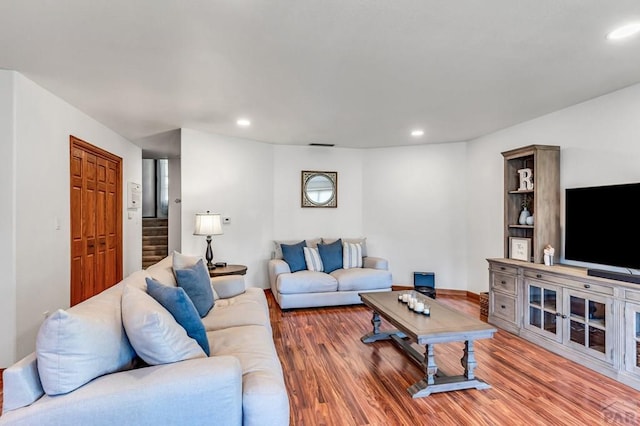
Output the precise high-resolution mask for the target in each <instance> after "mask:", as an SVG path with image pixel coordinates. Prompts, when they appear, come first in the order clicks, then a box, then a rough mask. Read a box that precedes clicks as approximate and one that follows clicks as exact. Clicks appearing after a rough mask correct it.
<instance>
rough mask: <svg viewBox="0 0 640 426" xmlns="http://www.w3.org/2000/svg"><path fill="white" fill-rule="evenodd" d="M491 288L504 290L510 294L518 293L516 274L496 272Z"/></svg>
mask: <svg viewBox="0 0 640 426" xmlns="http://www.w3.org/2000/svg"><path fill="white" fill-rule="evenodd" d="M491 289H492V290H500V291H504V292H505V293H509V294H516V276H515V275H506V274H501V273H499V272H494V273H493V282H492V283H491Z"/></svg>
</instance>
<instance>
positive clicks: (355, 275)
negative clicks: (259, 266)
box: [268, 238, 392, 309]
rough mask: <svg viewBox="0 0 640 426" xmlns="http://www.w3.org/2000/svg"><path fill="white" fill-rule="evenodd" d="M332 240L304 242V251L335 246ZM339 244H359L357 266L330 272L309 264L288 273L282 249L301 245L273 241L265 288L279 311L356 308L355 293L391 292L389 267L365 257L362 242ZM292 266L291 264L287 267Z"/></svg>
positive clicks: (353, 240) (357, 298)
mask: <svg viewBox="0 0 640 426" xmlns="http://www.w3.org/2000/svg"><path fill="white" fill-rule="evenodd" d="M336 240H337V239H335V238H315V239H307V240H304V245H305V246H306V247H307V248H317V247H318V245H319V244H323V243H324V244H332V243H336ZM341 242H342V243H343V244H344V243H350V244H359V245H360V247H361V248H360V249H361V252H360V253H359V255H360V256H361V258H362V262H361V266H355V267H346V266H347V265H346V264H344V263H343V264H342V266H341V267H339V268H337V269H334V270H332V271H330V272H325V271H323V270H319V271H318V270H313V269H314V267H311V266H310V263H311V262H309V261H307V262H306V265H307V267H306V268H305V269H301V270H296V271H294V272H292V270H291V265H290V263H287V261H286V260H285V257H286V256H285V255H284V254H283V251H282V245H283V244H284V245H288V246H293V245H295V244H296V243H297V244H299V243H301V241H299V240H297V241H295V240H287V241H275V251H274V253H273V258H272V259H271V260H269V263H268V270H269V284H270V287H271V292H272V293H273V295H274V298H275V300H276V301H277V303H278V305H279V306H280V308H281V309H293V308H311V307H321V306H339V305H354V304H360V303H362V301H361V300H360V296H359V293H361V292H364V291H367V292H373V291H391V287H392V275H391V272H390V271H389V263H388V261H387V260H386V259H383V258H380V257H372V256H368V254H367V249H366V239H365V238H346V239H342V240H341ZM291 264H293V263H291Z"/></svg>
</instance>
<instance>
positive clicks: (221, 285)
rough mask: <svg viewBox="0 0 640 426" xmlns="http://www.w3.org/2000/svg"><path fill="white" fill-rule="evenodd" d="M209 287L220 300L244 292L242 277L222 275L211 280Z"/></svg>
mask: <svg viewBox="0 0 640 426" xmlns="http://www.w3.org/2000/svg"><path fill="white" fill-rule="evenodd" d="M211 286H212V287H213V289H214V290H215V292H216V294H217V295H218V297H219V298H220V299H228V298H230V297H233V296H237V295H239V294H242V293H244V292H245V286H244V277H243V276H242V275H224V276H221V277H213V278H211Z"/></svg>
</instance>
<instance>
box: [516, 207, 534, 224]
mask: <svg viewBox="0 0 640 426" xmlns="http://www.w3.org/2000/svg"><path fill="white" fill-rule="evenodd" d="M529 216H531V215H530V214H529V210H527V208H526V207H523V208H522V211H521V212H520V218H519V219H518V223H519V224H520V225H526V224H527V218H528V217H529Z"/></svg>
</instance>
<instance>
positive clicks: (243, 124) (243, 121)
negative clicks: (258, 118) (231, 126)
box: [236, 118, 251, 127]
mask: <svg viewBox="0 0 640 426" xmlns="http://www.w3.org/2000/svg"><path fill="white" fill-rule="evenodd" d="M236 124H237V125H238V126H240V127H249V126H251V121H249V120H247V119H246V118H239V119H238V121H236Z"/></svg>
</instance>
